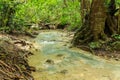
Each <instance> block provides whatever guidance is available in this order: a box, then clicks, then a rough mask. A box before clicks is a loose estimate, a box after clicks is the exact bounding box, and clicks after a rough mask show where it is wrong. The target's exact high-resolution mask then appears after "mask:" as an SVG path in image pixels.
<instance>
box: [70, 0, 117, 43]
mask: <svg viewBox="0 0 120 80" xmlns="http://www.w3.org/2000/svg"><path fill="white" fill-rule="evenodd" d="M104 3H105V0H92V4H91V8H90V13H89V14H87V15H86V16H85V22H84V24H83V25H82V27H81V28H80V29H78V31H77V32H76V33H75V35H74V39H73V41H72V43H73V44H74V45H79V43H87V42H91V41H98V40H99V39H102V40H106V39H107V36H108V35H111V34H115V33H116V26H117V25H116V24H117V23H116V22H117V21H116V18H115V16H114V13H115V11H116V8H115V0H111V2H110V6H109V8H107V7H106V6H105V4H104Z"/></svg>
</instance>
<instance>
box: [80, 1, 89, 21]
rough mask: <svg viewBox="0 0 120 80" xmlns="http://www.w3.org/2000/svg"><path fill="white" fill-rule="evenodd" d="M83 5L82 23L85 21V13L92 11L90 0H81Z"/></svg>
mask: <svg viewBox="0 0 120 80" xmlns="http://www.w3.org/2000/svg"><path fill="white" fill-rule="evenodd" d="M79 1H80V5H81V7H80V8H81V19H82V23H84V22H85V15H86V14H88V13H89V11H90V0H79Z"/></svg>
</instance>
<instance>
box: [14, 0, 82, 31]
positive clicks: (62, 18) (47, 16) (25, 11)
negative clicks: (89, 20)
mask: <svg viewBox="0 0 120 80" xmlns="http://www.w3.org/2000/svg"><path fill="white" fill-rule="evenodd" d="M16 19H17V20H18V21H20V22H21V21H22V22H23V23H40V22H44V23H52V24H70V26H69V27H68V29H69V30H71V29H75V28H78V27H80V23H81V19H80V4H79V2H78V1H77V0H75V1H74V2H73V1H67V6H65V4H64V1H63V0H28V1H27V2H26V3H24V4H23V5H20V6H19V10H18V11H17V13H16Z"/></svg>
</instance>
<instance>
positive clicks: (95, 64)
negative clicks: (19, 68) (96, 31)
mask: <svg viewBox="0 0 120 80" xmlns="http://www.w3.org/2000/svg"><path fill="white" fill-rule="evenodd" d="M72 38H73V35H72V34H71V33H70V32H65V31H59V30H58V31H57V30H56V31H55V30H49V31H41V32H40V33H39V35H38V36H37V37H36V38H35V39H34V40H33V42H34V46H35V47H36V48H37V49H38V50H37V51H36V52H34V55H32V56H30V57H29V64H30V65H32V66H34V67H35V68H36V72H33V73H32V75H33V76H34V78H35V80H120V61H114V60H105V59H102V58H100V57H97V56H94V55H92V54H90V53H89V52H86V51H83V50H81V49H78V48H74V47H71V43H70V42H71V39H72Z"/></svg>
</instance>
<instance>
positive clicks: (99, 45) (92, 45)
mask: <svg viewBox="0 0 120 80" xmlns="http://www.w3.org/2000/svg"><path fill="white" fill-rule="evenodd" d="M88 45H89V47H90V48H92V49H96V48H100V47H101V45H102V44H101V43H100V42H99V41H98V42H91V43H89V44H88Z"/></svg>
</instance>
